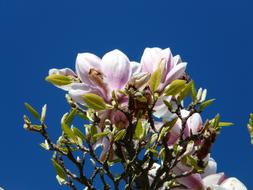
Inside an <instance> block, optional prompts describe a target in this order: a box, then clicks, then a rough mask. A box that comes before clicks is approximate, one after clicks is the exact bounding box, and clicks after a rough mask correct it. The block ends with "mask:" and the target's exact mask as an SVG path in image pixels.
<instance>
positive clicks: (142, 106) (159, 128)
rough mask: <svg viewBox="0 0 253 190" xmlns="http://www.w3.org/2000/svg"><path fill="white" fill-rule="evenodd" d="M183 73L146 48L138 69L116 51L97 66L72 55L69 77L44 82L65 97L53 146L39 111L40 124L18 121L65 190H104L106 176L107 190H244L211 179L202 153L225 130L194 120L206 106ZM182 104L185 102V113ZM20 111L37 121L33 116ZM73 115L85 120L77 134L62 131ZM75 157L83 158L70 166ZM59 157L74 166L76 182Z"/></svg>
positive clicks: (60, 73) (171, 59) (216, 121)
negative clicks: (45, 153)
mask: <svg viewBox="0 0 253 190" xmlns="http://www.w3.org/2000/svg"><path fill="white" fill-rule="evenodd" d="M186 65H187V64H186V63H185V62H183V61H182V60H181V58H180V56H178V55H177V56H173V55H172V53H171V51H170V49H169V48H167V49H160V48H146V49H145V50H144V53H143V55H142V57H141V61H140V63H138V62H134V61H130V60H129V58H128V57H127V56H126V55H125V54H124V53H123V52H121V51H119V50H113V51H110V52H108V53H106V54H105V55H104V56H103V57H102V58H99V57H98V56H96V55H94V54H91V53H81V54H78V56H77V59H76V72H74V71H72V70H71V69H68V68H65V69H51V70H50V71H49V75H48V77H47V78H46V80H47V81H49V82H51V83H53V84H54V85H55V86H57V87H59V88H61V89H63V90H66V91H67V92H68V93H67V100H68V102H69V104H70V106H71V111H70V112H69V113H67V114H65V115H64V116H63V118H62V121H61V124H62V130H63V135H62V136H60V137H59V139H58V141H57V143H56V144H54V143H53V142H52V141H51V140H50V139H49V137H48V134H47V132H46V128H45V124H44V117H45V107H44V109H43V111H42V114H41V115H42V116H41V118H39V119H40V121H41V124H40V125H33V124H31V122H30V120H29V119H28V118H27V117H25V128H26V129H28V130H30V131H36V132H40V133H41V134H42V136H43V137H44V138H45V143H43V144H42V146H43V147H44V148H45V149H47V150H53V151H54V155H53V164H54V166H55V168H56V171H57V179H58V181H59V182H60V183H61V184H66V185H68V186H69V187H71V188H73V189H76V187H75V182H78V183H80V184H83V185H84V186H85V187H86V188H87V189H95V185H94V182H93V180H94V179H95V178H96V176H98V175H100V178H101V183H102V184H103V185H104V189H109V188H110V185H109V182H106V181H105V178H104V175H107V176H108V177H109V179H110V180H111V181H112V184H113V185H114V189H119V188H120V187H122V184H121V182H123V186H124V188H125V189H174V190H183V189H189V190H190V189H194V190H233V189H234V190H246V187H245V186H244V185H243V184H242V183H241V182H240V181H239V180H238V179H236V178H226V177H225V176H224V174H223V173H217V172H216V170H217V164H216V162H215V161H214V160H213V159H212V158H210V149H211V146H212V144H213V143H214V141H215V139H216V136H217V134H219V132H220V129H221V127H222V126H228V125H230V123H226V122H220V116H219V115H217V116H216V117H215V118H213V119H211V120H207V121H205V122H203V120H202V118H201V115H200V113H201V112H202V111H203V110H204V109H205V108H206V107H207V106H208V105H210V104H211V103H212V102H213V99H211V100H206V93H207V91H206V89H204V90H203V89H202V88H200V89H199V90H196V89H195V86H194V83H193V81H192V80H191V79H190V77H189V76H188V75H187V74H186V72H185V70H186ZM187 97H189V98H190V97H191V101H190V103H189V104H188V105H187V106H185V105H184V103H183V101H184V100H185V99H187ZM27 108H28V109H29V110H30V111H31V112H32V113H33V114H34V115H36V116H37V117H38V113H37V111H35V110H34V108H32V107H31V106H30V105H28V104H27ZM76 115H79V116H81V117H82V118H84V119H85V120H86V125H85V132H83V131H82V130H80V129H78V128H76V127H74V126H72V127H71V126H70V125H71V123H72V120H73V118H74V116H76ZM99 149H101V151H98V153H97V152H96V151H97V150H99ZM76 151H80V152H82V153H83V154H82V155H81V156H78V157H77V158H75V155H76V153H75V152H76ZM87 154H89V155H90V158H91V164H92V165H93V166H94V172H93V174H92V176H88V177H87V176H85V172H84V173H83V168H84V167H85V161H86V160H87ZM97 156H98V157H97ZM63 157H66V158H67V159H69V160H71V161H72V162H73V163H74V165H76V166H77V168H78V169H79V173H80V175H79V176H77V175H76V174H73V173H72V172H70V170H69V169H68V168H67V167H66V164H65V162H64V161H63V160H64V159H63ZM119 163H120V164H122V166H123V171H122V173H120V174H119V175H117V176H115V175H113V173H112V172H111V171H110V168H111V167H113V166H116V165H117V164H119ZM120 185H121V186H120Z"/></svg>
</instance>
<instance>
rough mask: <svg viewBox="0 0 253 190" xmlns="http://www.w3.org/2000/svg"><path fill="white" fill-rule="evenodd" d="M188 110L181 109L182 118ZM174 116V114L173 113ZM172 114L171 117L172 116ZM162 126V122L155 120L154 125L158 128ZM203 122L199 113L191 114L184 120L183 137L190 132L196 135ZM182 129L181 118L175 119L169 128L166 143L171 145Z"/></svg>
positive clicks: (187, 114)
mask: <svg viewBox="0 0 253 190" xmlns="http://www.w3.org/2000/svg"><path fill="white" fill-rule="evenodd" d="M189 114H190V112H189V111H187V110H181V116H182V118H187V117H188V116H189ZM173 116H174V117H175V115H173ZM173 116H172V118H173ZM161 126H162V122H157V123H156V127H157V129H158V130H159V128H160V127H161ZM202 127H203V122H202V118H201V116H200V114H199V113H194V114H192V115H191V116H190V117H189V118H188V119H187V121H186V126H185V129H184V132H183V137H184V138H186V137H189V136H190V135H191V134H193V135H196V134H198V132H199V131H200V130H201V129H202ZM181 130H182V120H181V119H180V118H178V119H177V122H176V123H175V125H174V126H173V127H172V128H171V130H170V133H169V134H168V142H167V143H168V145H169V146H170V145H173V144H174V143H175V142H176V141H177V140H178V138H179V137H180V134H181Z"/></svg>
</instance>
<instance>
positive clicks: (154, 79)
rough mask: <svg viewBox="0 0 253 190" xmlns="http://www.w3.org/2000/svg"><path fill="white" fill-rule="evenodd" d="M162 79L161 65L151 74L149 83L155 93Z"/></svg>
mask: <svg viewBox="0 0 253 190" xmlns="http://www.w3.org/2000/svg"><path fill="white" fill-rule="evenodd" d="M161 80H162V69H161V67H160V66H158V67H157V69H156V70H155V71H154V72H153V73H152V74H151V77H150V80H149V85H150V88H151V91H152V92H153V93H154V92H155V91H156V90H157V88H158V86H159V84H160V83H161Z"/></svg>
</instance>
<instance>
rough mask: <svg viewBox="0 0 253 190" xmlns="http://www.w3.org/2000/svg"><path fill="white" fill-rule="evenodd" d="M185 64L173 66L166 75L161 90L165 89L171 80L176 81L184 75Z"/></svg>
mask: <svg viewBox="0 0 253 190" xmlns="http://www.w3.org/2000/svg"><path fill="white" fill-rule="evenodd" d="M186 66H187V63H185V62H183V63H179V64H177V65H175V67H173V68H172V70H171V71H170V72H169V73H168V74H167V76H166V79H165V82H164V84H163V88H164V87H166V86H167V85H168V84H169V83H171V82H172V81H173V80H176V79H178V78H180V77H182V76H183V74H184V73H185V69H186Z"/></svg>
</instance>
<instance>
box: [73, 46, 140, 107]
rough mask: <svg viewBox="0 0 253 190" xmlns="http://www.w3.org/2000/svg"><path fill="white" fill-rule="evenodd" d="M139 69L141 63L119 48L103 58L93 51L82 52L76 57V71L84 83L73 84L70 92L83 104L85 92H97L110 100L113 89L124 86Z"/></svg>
mask: <svg viewBox="0 0 253 190" xmlns="http://www.w3.org/2000/svg"><path fill="white" fill-rule="evenodd" d="M139 70H140V65H139V64H138V63H136V62H130V61H129V59H128V57H127V56H126V55H125V54H124V53H123V52H121V51H119V50H113V51H110V52H108V53H106V54H105V55H104V56H103V57H102V59H100V58H99V57H97V56H96V55H94V54H91V53H80V54H78V55H77V58H76V72H77V75H78V77H79V78H80V79H81V82H82V83H80V84H75V85H73V86H72V87H71V89H70V91H69V94H70V96H71V97H72V98H73V99H74V100H76V101H77V102H79V103H81V104H84V102H83V100H82V98H81V96H82V95H83V94H85V93H95V94H97V95H99V96H101V97H103V98H104V100H105V101H106V102H109V101H110V100H111V94H112V91H113V90H120V89H122V88H124V87H125V85H126V84H127V82H128V81H129V79H130V78H131V76H132V75H134V74H136V73H138V72H139Z"/></svg>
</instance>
